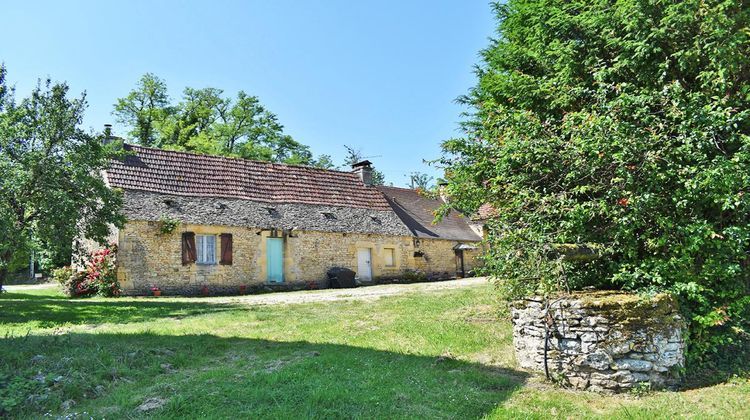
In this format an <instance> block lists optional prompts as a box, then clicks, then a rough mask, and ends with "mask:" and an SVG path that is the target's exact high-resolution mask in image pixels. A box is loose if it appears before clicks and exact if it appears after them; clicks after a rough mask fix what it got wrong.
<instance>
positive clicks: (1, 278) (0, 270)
mask: <svg viewBox="0 0 750 420" xmlns="http://www.w3.org/2000/svg"><path fill="white" fill-rule="evenodd" d="M11 258H13V253H12V252H10V250H7V251H5V252H3V253H2V254H0V290H2V289H3V285H4V284H5V280H6V279H7V278H8V264H10V260H11Z"/></svg>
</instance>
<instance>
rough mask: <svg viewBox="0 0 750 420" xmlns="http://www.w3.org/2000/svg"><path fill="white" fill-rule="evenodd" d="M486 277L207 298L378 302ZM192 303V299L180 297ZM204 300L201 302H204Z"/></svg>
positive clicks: (482, 282) (479, 281)
mask: <svg viewBox="0 0 750 420" xmlns="http://www.w3.org/2000/svg"><path fill="white" fill-rule="evenodd" d="M487 282H488V280H487V278H486V277H472V278H467V279H458V280H445V281H436V282H428V283H412V284H381V285H377V286H366V287H357V288H354V289H324V290H302V291H298V292H275V293H266V294H261V295H246V296H225V297H215V298H204V299H205V300H210V301H211V302H216V303H239V304H247V305H279V304H282V305H283V304H289V303H310V302H332V301H337V300H375V299H378V298H381V297H384V296H396V295H403V294H406V293H419V292H431V291H438V290H449V289H459V288H462V287H477V286H481V285H486V284H488V283H487ZM177 299H179V300H183V299H185V300H191V298H177ZM204 299H201V300H202V301H203V300H204Z"/></svg>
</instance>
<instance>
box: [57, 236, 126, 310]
mask: <svg viewBox="0 0 750 420" xmlns="http://www.w3.org/2000/svg"><path fill="white" fill-rule="evenodd" d="M116 253H117V247H116V245H110V246H109V247H107V248H103V249H100V250H97V251H93V252H92V253H91V254H90V255H89V258H88V261H87V262H86V264H85V267H86V268H85V270H84V271H79V272H76V273H74V274H73V275H71V276H70V277H69V279H68V281H67V282H65V283H64V284H63V292H64V293H65V294H66V295H67V296H70V297H81V296H92V295H99V296H107V297H111V296H119V295H120V292H121V289H120V283H119V282H118V281H117V271H116V269H115V254H116Z"/></svg>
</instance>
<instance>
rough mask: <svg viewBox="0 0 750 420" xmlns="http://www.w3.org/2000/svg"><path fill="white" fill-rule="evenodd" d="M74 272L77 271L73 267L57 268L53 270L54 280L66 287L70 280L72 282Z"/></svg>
mask: <svg viewBox="0 0 750 420" xmlns="http://www.w3.org/2000/svg"><path fill="white" fill-rule="evenodd" d="M74 272H75V270H73V267H71V266H69V265H68V266H65V267H60V268H56V269H54V270H52V280H54V281H55V282H57V283H60V284H61V285H64V284H65V283H66V282H67V281H68V280H70V276H72V275H73V273H74Z"/></svg>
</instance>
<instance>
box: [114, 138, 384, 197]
mask: <svg viewBox="0 0 750 420" xmlns="http://www.w3.org/2000/svg"><path fill="white" fill-rule="evenodd" d="M125 149H126V150H127V151H129V152H131V154H130V155H128V156H127V157H125V158H124V159H123V160H114V161H112V163H111V164H110V167H109V169H108V170H107V177H108V180H109V182H110V185H111V186H113V187H118V188H123V189H131V190H141V191H152V192H161V193H168V194H178V195H186V196H203V197H206V196H207V197H228V198H242V199H247V200H252V201H260V202H267V203H301V204H323V205H332V206H342V207H356V208H368V209H373V210H385V211H388V210H390V206H389V205H388V202H387V201H386V200H385V199H384V197H383V195H382V194H381V193H380V192H379V191H378V190H377V189H375V188H373V187H367V186H365V185H364V184H363V183H362V181H361V180H360V179H359V176H358V175H357V174H354V173H351V172H341V171H332V170H327V169H318V168H312V167H308V166H300V165H285V164H279V163H270V162H260V161H253V160H246V159H237V158H227V157H222V156H207V155H199V154H195V153H187V152H175V151H168V150H161V149H152V148H148V147H142V146H134V145H127V144H126V145H125Z"/></svg>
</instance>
